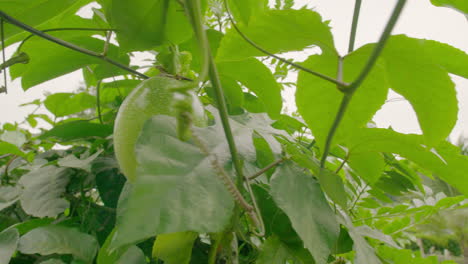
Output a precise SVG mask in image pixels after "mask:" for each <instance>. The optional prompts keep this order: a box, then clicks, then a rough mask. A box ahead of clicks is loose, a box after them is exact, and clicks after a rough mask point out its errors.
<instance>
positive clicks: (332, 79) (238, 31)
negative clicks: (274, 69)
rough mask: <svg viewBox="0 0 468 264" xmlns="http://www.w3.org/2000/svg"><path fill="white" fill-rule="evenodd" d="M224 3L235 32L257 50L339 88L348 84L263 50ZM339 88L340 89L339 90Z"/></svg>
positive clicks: (225, 3)
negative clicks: (238, 23) (237, 21)
mask: <svg viewBox="0 0 468 264" xmlns="http://www.w3.org/2000/svg"><path fill="white" fill-rule="evenodd" d="M224 5H225V6H226V11H227V13H228V18H229V21H231V24H232V26H233V27H234V29H235V30H236V31H237V33H239V35H240V36H241V37H242V38H243V39H244V40H245V41H247V43H249V44H250V45H252V46H253V47H254V48H256V49H257V50H259V51H261V52H263V53H265V54H266V55H268V56H270V57H273V58H275V59H277V60H279V61H281V62H284V63H286V64H288V65H291V66H293V67H294V68H297V69H299V70H302V71H304V72H307V73H310V74H312V75H314V76H317V77H319V78H322V79H324V80H326V81H329V82H332V83H334V84H336V85H338V86H339V87H341V89H344V88H346V87H347V86H348V85H349V84H347V83H344V82H341V81H339V80H336V79H334V78H331V77H330V76H326V75H324V74H321V73H319V72H316V71H313V70H311V69H308V68H306V67H304V66H302V65H300V64H297V63H294V62H291V61H288V60H286V59H284V58H281V57H279V56H277V55H275V54H273V53H271V52H269V51H267V50H265V49H264V48H262V47H260V46H258V45H257V44H256V43H255V42H253V41H252V40H251V39H250V38H249V37H247V36H246V35H245V34H244V33H242V31H241V30H240V29H239V27H238V26H237V24H236V23H235V21H234V19H233V18H232V15H231V12H230V11H229V6H228V5H227V2H226V0H224ZM341 89H340V90H341Z"/></svg>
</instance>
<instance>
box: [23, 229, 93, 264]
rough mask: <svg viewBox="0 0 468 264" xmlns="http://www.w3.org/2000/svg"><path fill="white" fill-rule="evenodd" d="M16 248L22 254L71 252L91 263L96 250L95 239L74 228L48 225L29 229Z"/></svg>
mask: <svg viewBox="0 0 468 264" xmlns="http://www.w3.org/2000/svg"><path fill="white" fill-rule="evenodd" d="M18 250H19V251H21V252H22V253H24V254H41V255H50V254H72V255H73V256H74V257H75V258H77V259H79V260H82V261H84V262H85V263H91V262H92V261H93V259H94V256H95V255H96V253H97V250H98V242H97V240H96V239H95V238H94V237H93V236H91V235H88V234H85V233H82V232H80V231H78V230H77V229H74V228H69V227H64V226H57V225H49V226H45V227H39V228H36V229H33V230H31V231H30V232H28V233H26V235H24V236H22V237H21V238H20V241H19V246H18Z"/></svg>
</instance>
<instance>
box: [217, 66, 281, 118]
mask: <svg viewBox="0 0 468 264" xmlns="http://www.w3.org/2000/svg"><path fill="white" fill-rule="evenodd" d="M217 66H218V70H219V73H220V75H221V76H227V77H230V78H232V79H234V80H237V81H239V82H240V83H241V84H243V85H244V86H246V87H247V88H248V89H249V90H250V91H252V92H254V93H255V94H256V95H257V96H258V98H259V99H260V100H261V101H262V103H263V105H264V106H265V108H266V110H267V112H268V114H269V115H270V116H271V117H272V118H275V117H278V116H279V114H280V111H281V107H282V104H283V101H282V99H281V86H280V85H279V84H278V83H277V82H276V80H275V77H274V76H273V74H272V73H271V71H270V69H268V67H266V66H265V65H264V64H263V63H262V62H260V61H259V60H257V59H254V58H250V59H247V60H243V61H231V62H222V63H218V65H217Z"/></svg>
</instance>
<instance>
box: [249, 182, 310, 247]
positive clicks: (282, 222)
mask: <svg viewBox="0 0 468 264" xmlns="http://www.w3.org/2000/svg"><path fill="white" fill-rule="evenodd" d="M252 189H253V191H254V194H255V198H256V199H257V204H258V206H259V208H260V213H261V214H262V218H263V222H264V223H265V235H266V236H272V235H276V236H277V237H278V238H279V239H280V240H281V241H282V242H283V243H285V244H286V245H287V246H289V247H301V248H303V247H304V246H303V242H302V240H301V239H300V238H299V236H298V235H297V233H296V231H295V230H294V228H293V227H292V224H291V221H290V220H289V218H288V216H287V215H286V214H285V213H284V212H283V211H282V210H281V209H280V208H278V206H277V205H276V203H275V201H274V200H273V197H271V195H270V193H269V190H268V187H267V186H266V185H253V186H252Z"/></svg>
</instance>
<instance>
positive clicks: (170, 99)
mask: <svg viewBox="0 0 468 264" xmlns="http://www.w3.org/2000/svg"><path fill="white" fill-rule="evenodd" d="M186 85H187V82H183V81H179V80H175V79H172V78H167V77H160V76H157V77H153V78H151V79H148V80H145V81H143V82H142V83H141V84H140V85H138V86H137V87H136V88H135V89H133V91H132V92H131V93H130V94H129V95H128V96H127V98H126V99H125V100H124V102H123V103H122V105H121V106H120V109H119V112H118V113H117V117H116V119H115V124H114V150H115V156H116V158H117V162H118V163H119V166H120V169H121V170H122V172H123V174H124V175H125V176H126V177H127V179H128V180H130V181H133V180H135V178H136V169H137V161H136V157H135V144H136V142H137V139H138V136H139V135H140V133H141V130H142V129H143V125H144V124H145V122H146V121H147V120H148V119H150V118H151V117H152V116H154V115H171V116H176V115H177V114H179V112H180V111H178V110H177V109H176V108H175V107H174V102H175V99H174V93H173V92H172V91H171V89H174V88H177V87H181V86H186ZM186 96H189V97H191V98H190V99H191V100H189V101H191V106H192V109H191V111H190V112H191V113H192V116H193V119H194V120H193V122H194V124H196V125H200V126H202V125H204V123H205V122H204V110H203V107H202V105H201V103H200V101H199V100H198V97H197V96H196V95H194V94H193V93H190V92H188V94H187V95H186Z"/></svg>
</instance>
